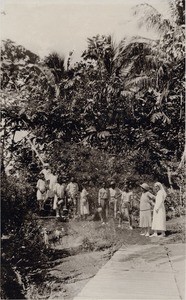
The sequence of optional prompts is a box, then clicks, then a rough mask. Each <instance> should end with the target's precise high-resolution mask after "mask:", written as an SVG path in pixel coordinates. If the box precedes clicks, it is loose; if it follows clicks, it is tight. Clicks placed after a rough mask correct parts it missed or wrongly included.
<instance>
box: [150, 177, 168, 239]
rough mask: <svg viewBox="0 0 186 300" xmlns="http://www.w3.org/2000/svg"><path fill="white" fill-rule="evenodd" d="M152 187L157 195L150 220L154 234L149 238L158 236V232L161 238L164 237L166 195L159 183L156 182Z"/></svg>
mask: <svg viewBox="0 0 186 300" xmlns="http://www.w3.org/2000/svg"><path fill="white" fill-rule="evenodd" d="M154 187H155V189H156V191H157V194H156V200H155V205H154V210H153V220H152V230H154V233H153V234H152V235H151V237H154V236H158V231H160V232H161V236H162V237H164V236H165V231H166V212H165V205H164V201H165V198H166V196H167V194H166V192H165V190H164V187H163V185H162V184H161V183H160V182H156V183H155V185H154Z"/></svg>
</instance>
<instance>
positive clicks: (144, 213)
mask: <svg viewBox="0 0 186 300" xmlns="http://www.w3.org/2000/svg"><path fill="white" fill-rule="evenodd" d="M139 227H151V210H150V209H148V210H140V224H139Z"/></svg>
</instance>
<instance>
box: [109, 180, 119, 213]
mask: <svg viewBox="0 0 186 300" xmlns="http://www.w3.org/2000/svg"><path fill="white" fill-rule="evenodd" d="M120 196H121V191H120V190H119V189H118V188H117V187H116V182H115V181H114V180H113V181H111V183H110V188H109V213H110V215H111V216H113V217H114V219H116V216H117V207H118V200H119V197H120Z"/></svg>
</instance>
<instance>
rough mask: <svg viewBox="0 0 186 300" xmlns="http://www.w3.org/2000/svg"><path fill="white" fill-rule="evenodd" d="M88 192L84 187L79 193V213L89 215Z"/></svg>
mask: <svg viewBox="0 0 186 300" xmlns="http://www.w3.org/2000/svg"><path fill="white" fill-rule="evenodd" d="M87 196H88V192H87V190H86V189H83V190H82V192H81V194H80V214H81V216H83V215H89V203H88V198H87Z"/></svg>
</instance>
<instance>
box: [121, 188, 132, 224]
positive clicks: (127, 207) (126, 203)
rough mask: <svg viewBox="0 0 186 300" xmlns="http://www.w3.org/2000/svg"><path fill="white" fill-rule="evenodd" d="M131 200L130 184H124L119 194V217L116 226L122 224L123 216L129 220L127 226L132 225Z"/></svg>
mask: <svg viewBox="0 0 186 300" xmlns="http://www.w3.org/2000/svg"><path fill="white" fill-rule="evenodd" d="M132 200H133V192H132V190H131V187H130V186H127V185H125V188H124V191H123V192H122V195H121V206H120V217H119V225H118V227H121V226H123V221H124V218H125V217H126V218H127V220H128V222H129V228H130V229H133V227H132Z"/></svg>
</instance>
